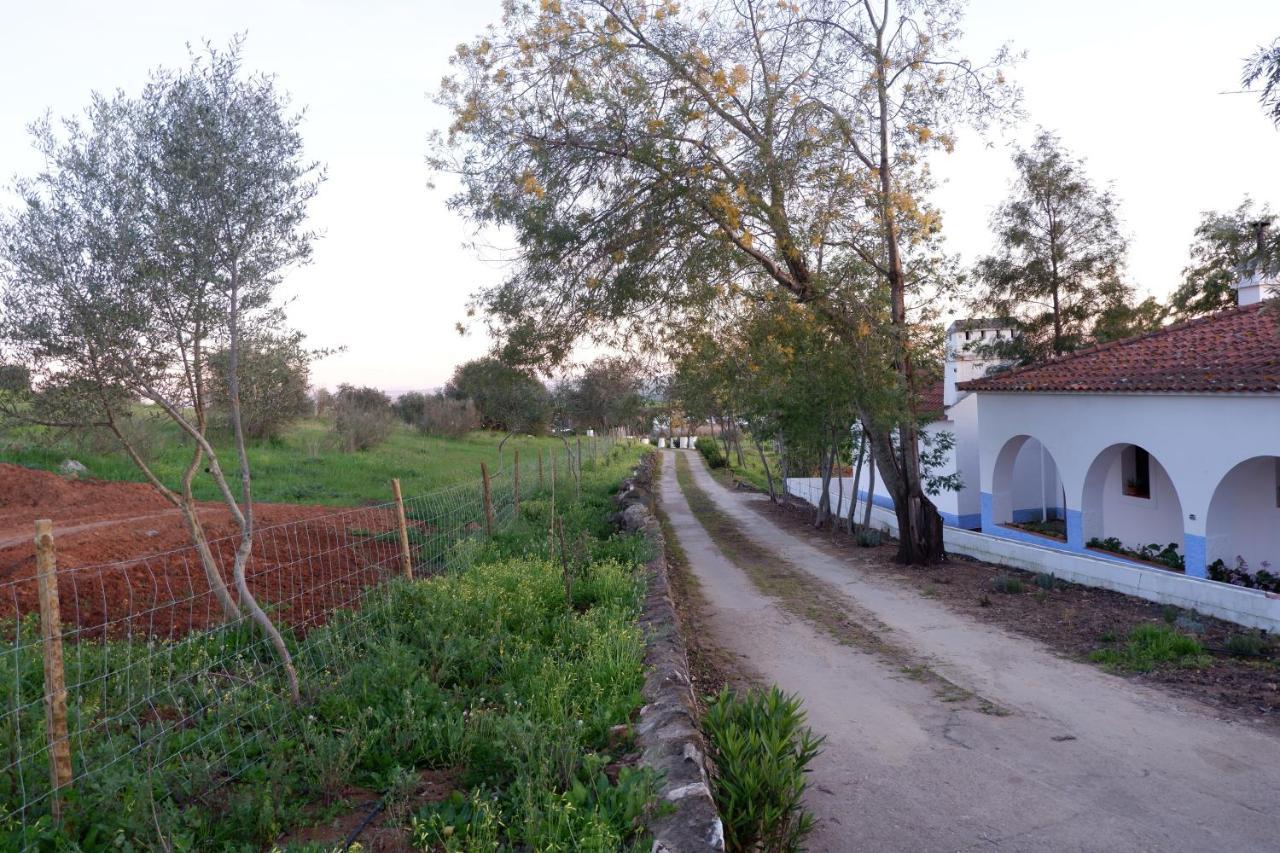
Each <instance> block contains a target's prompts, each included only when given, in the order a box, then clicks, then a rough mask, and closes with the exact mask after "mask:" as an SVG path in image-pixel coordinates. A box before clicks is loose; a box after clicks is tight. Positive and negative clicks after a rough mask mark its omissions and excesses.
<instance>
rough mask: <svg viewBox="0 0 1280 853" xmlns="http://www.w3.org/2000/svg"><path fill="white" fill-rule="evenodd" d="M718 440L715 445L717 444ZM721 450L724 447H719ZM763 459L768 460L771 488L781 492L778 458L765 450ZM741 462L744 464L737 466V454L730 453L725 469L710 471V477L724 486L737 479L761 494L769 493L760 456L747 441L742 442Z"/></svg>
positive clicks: (767, 480)
mask: <svg viewBox="0 0 1280 853" xmlns="http://www.w3.org/2000/svg"><path fill="white" fill-rule="evenodd" d="M719 441H720V440H719V439H716V443H717V444H719ZM720 447H721V449H722V450H723V447H724V445H720ZM764 453H765V458H767V459H768V460H769V471H770V472H771V473H772V474H773V488H774V489H775V490H777V491H781V490H782V481H781V480H780V479H779V477H780V476H781V471H782V469H781V467H780V463H779V461H778V458H777V457H776V456H774V454H773V453H772V452H771V451H770V450H769V449H768V448H766V449H765V452H764ZM742 461H743V462H744V463H746V464H744V465H739V464H738V454H737V452H736V451H735V452H733V453H730V454H729V455H728V457H726V459H725V467H723V468H713V469H711V475H712V476H713V477H715V478H716V479H717V480H719V481H720V482H722V483H724V484H725V485H732V484H733V480H734V479H735V478H736V479H739V480H742V481H743V482H744V483H749V484H751V485H752V486H754V487H755V488H756V489H759V490H760V491H762V492H766V493H767V492H768V491H769V478H768V477H766V476H765V473H764V465H763V464H762V463H761V462H760V454H759V453H758V452H757V451H756V448H755V445H754V444H752V443H751V441H750V440H749V439H747V440H744V441H743V442H742Z"/></svg>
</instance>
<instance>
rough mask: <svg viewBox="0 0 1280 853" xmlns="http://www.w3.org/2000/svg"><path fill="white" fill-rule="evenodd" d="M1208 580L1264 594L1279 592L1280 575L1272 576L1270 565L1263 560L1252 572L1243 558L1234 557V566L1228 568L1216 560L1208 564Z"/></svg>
mask: <svg viewBox="0 0 1280 853" xmlns="http://www.w3.org/2000/svg"><path fill="white" fill-rule="evenodd" d="M1209 579H1210V580H1215V581H1221V582H1222V583H1229V584H1234V585H1236V586H1243V587H1248V588H1249V589H1260V590H1263V591H1265V592H1280V575H1275V574H1272V572H1271V563H1270V562H1268V561H1267V560H1263V561H1262V562H1261V563H1260V564H1259V567H1258V570H1257V571H1254V570H1253V569H1251V568H1250V567H1249V564H1248V563H1246V562H1245V560H1244V558H1243V557H1236V564H1235V565H1234V566H1230V567H1229V566H1227V564H1226V561H1224V560H1222V559H1217V560H1214V561H1213V562H1212V563H1210V564H1209Z"/></svg>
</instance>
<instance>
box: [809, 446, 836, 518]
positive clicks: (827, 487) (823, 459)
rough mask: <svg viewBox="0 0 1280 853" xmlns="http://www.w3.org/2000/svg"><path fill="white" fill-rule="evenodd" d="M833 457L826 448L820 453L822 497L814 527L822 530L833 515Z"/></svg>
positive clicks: (815, 515)
mask: <svg viewBox="0 0 1280 853" xmlns="http://www.w3.org/2000/svg"><path fill="white" fill-rule="evenodd" d="M831 457H832V455H831V454H828V453H827V450H826V449H825V448H824V449H823V450H821V451H819V453H818V469H819V473H820V474H821V475H822V495H821V496H820V497H819V498H818V508H817V511H816V512H815V514H814V519H813V526H814V527H817V528H819V529H820V528H821V527H822V525H823V523H824V522H825V521H826V520H827V518H828V517H829V516H830V515H831V463H832V461H833V460H832V458H831Z"/></svg>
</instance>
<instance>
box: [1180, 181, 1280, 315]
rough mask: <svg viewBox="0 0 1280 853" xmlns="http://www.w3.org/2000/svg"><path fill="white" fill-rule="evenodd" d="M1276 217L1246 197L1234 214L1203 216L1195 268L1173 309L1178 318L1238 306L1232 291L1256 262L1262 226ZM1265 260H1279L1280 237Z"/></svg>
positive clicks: (1266, 247)
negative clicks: (1259, 231) (1250, 265)
mask: <svg viewBox="0 0 1280 853" xmlns="http://www.w3.org/2000/svg"><path fill="white" fill-rule="evenodd" d="M1271 218H1273V213H1272V211H1271V208H1270V207H1269V206H1268V205H1266V204H1263V205H1261V206H1258V205H1257V204H1256V203H1255V202H1254V200H1253V199H1251V198H1245V200H1244V201H1242V202H1240V205H1239V206H1238V207H1236V209H1235V210H1229V211H1215V210H1206V211H1205V212H1203V213H1202V214H1200V224H1199V225H1197V226H1196V230H1195V242H1193V243H1192V244H1191V263H1190V264H1188V265H1187V267H1186V268H1185V269H1184V270H1183V271H1182V284H1180V285H1179V286H1178V288H1177V290H1175V291H1174V292H1173V294H1172V295H1171V296H1170V297H1169V306H1170V308H1171V310H1172V311H1173V313H1174V315H1175V316H1177V317H1178V318H1180V319H1186V318H1190V317H1199V316H1202V315H1204V314H1212V313H1213V312H1214V311H1219V310H1221V309H1223V308H1230V307H1232V306H1233V305H1235V304H1236V293H1235V289H1234V288H1233V287H1232V285H1234V284H1235V283H1236V281H1238V280H1239V278H1240V276H1241V275H1242V274H1243V273H1245V272H1246V271H1247V268H1248V263H1249V262H1251V261H1258V260H1260V259H1259V257H1258V252H1257V249H1258V231H1257V225H1256V223H1258V222H1263V221H1267V220H1269V219H1271ZM1263 256H1264V257H1268V256H1274V257H1275V258H1277V259H1280V236H1274V237H1272V238H1271V240H1270V241H1269V243H1267V244H1265V245H1264V253H1263Z"/></svg>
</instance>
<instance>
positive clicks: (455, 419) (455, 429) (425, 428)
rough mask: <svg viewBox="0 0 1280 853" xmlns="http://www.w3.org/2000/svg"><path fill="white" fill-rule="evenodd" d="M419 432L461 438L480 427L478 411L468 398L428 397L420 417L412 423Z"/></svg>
mask: <svg viewBox="0 0 1280 853" xmlns="http://www.w3.org/2000/svg"><path fill="white" fill-rule="evenodd" d="M413 425H414V426H415V427H417V429H418V430H419V431H420V432H423V433H426V434H427V435H435V436H440V437H441V438H461V437H462V436H464V435H466V434H467V433H469V432H471V431H472V430H477V429H480V413H479V412H477V411H476V406H475V403H472V402H471V401H470V400H450V399H449V398H447V397H430V398H428V399H427V401H426V405H425V406H423V409H422V417H421V418H419V419H418V420H417V421H415V422H414V424H413Z"/></svg>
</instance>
